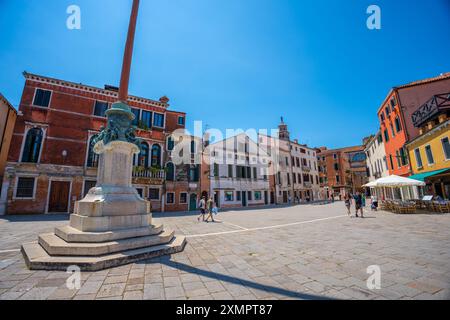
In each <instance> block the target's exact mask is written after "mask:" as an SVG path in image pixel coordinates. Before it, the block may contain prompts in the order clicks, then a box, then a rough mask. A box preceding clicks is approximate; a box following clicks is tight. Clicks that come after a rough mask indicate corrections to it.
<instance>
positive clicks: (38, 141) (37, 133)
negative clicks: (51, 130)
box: [22, 128, 44, 163]
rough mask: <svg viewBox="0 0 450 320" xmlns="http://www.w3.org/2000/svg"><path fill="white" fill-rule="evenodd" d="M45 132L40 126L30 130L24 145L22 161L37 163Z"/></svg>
mask: <svg viewBox="0 0 450 320" xmlns="http://www.w3.org/2000/svg"><path fill="white" fill-rule="evenodd" d="M43 136H44V133H43V131H42V129H40V128H32V129H30V130H28V133H27V137H26V140H25V145H24V147H23V153H22V162H30V163H37V162H38V160H39V153H40V152H41V145H42V139H43Z"/></svg>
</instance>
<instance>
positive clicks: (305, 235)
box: [0, 202, 450, 300]
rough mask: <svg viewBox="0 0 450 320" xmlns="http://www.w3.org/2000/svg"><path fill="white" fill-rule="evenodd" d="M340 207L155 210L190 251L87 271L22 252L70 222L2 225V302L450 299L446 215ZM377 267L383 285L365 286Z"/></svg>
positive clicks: (49, 219) (11, 220) (449, 218)
mask: <svg viewBox="0 0 450 320" xmlns="http://www.w3.org/2000/svg"><path fill="white" fill-rule="evenodd" d="M366 216H367V217H366V218H365V219H360V218H359V219H357V218H349V217H348V216H347V215H346V210H345V208H344V205H343V203H340V202H337V203H333V204H328V205H300V206H293V207H276V208H265V209H251V210H240V211H229V212H223V213H220V214H219V216H218V217H217V218H218V219H219V220H221V221H220V222H216V223H202V222H197V217H196V214H193V213H166V214H155V218H156V219H158V220H160V221H162V222H163V223H164V224H165V225H166V227H168V228H173V229H175V230H176V231H177V232H178V233H180V234H184V235H186V236H187V237H188V244H187V246H186V249H185V251H184V252H182V253H179V254H176V255H173V256H171V257H162V258H157V259H152V260H148V261H143V262H139V263H134V264H131V265H126V266H122V267H117V268H113V269H110V270H104V271H100V272H84V273H82V279H81V288H80V289H78V290H77V289H73V290H70V289H68V288H67V287H66V280H67V278H68V277H69V274H67V273H65V272H54V271H52V272H49V271H29V270H28V269H27V268H26V267H25V264H24V262H23V258H22V255H21V254H20V252H19V251H18V249H19V248H20V245H21V243H24V242H30V241H35V240H36V239H37V235H38V234H39V233H42V232H50V231H52V229H53V228H54V227H56V226H60V225H64V224H66V223H67V218H68V217H66V216H29V217H26V216H25V217H23V216H20V217H18V216H15V217H3V218H1V219H0V299H76V300H78V299H132V300H139V299H244V300H254V299H320V298H332V299H336V298H337V299H450V249H449V248H450V215H449V214H445V215H437V214H415V215H395V214H391V213H387V212H381V211H380V212H377V213H372V212H368V213H367V215H366ZM371 265H378V266H380V268H381V289H379V290H369V289H368V288H367V285H366V281H367V278H368V277H369V274H367V272H366V270H367V267H368V266H371Z"/></svg>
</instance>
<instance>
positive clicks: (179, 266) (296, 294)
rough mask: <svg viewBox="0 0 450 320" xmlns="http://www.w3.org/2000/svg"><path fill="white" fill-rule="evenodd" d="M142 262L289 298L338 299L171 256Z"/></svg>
mask: <svg viewBox="0 0 450 320" xmlns="http://www.w3.org/2000/svg"><path fill="white" fill-rule="evenodd" d="M142 263H146V264H152V263H161V264H164V265H167V266H169V267H172V268H176V269H178V270H182V271H185V272H189V273H193V274H197V275H200V276H203V277H208V278H211V279H215V280H218V281H224V282H228V283H231V284H236V285H240V286H244V287H246V288H252V289H255V290H261V291H265V292H270V293H274V294H277V295H282V296H285V297H289V298H296V299H301V300H336V299H333V298H330V297H325V296H317V295H312V294H307V293H300V292H295V291H290V290H286V289H283V288H278V287H274V286H270V285H265V284H261V283H257V282H254V281H250V280H246V279H240V278H237V277H233V276H228V275H224V274H220V273H217V272H212V271H207V270H202V269H199V268H196V267H193V266H189V265H187V264H184V263H180V262H175V261H171V260H170V256H165V257H161V258H159V259H158V260H157V261H155V260H153V261H147V262H146V261H143V262H142Z"/></svg>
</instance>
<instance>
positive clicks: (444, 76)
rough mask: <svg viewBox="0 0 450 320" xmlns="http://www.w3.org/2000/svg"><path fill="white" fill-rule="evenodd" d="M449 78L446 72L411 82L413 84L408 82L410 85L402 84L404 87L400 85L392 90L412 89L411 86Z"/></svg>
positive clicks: (449, 74) (448, 73)
mask: <svg viewBox="0 0 450 320" xmlns="http://www.w3.org/2000/svg"><path fill="white" fill-rule="evenodd" d="M449 78H450V72H446V73H441V74H440V75H439V76H437V77H433V78H427V79H422V80H417V81H413V82H410V83H407V84H404V85H401V86H396V87H394V89H402V88H408V87H413V86H417V85H420V84H425V83H430V82H434V81H439V80H444V79H449Z"/></svg>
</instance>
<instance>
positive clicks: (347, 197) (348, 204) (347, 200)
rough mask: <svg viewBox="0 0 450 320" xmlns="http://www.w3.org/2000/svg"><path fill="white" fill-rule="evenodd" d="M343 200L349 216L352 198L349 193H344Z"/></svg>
mask: <svg viewBox="0 0 450 320" xmlns="http://www.w3.org/2000/svg"><path fill="white" fill-rule="evenodd" d="M344 202H345V207H346V208H347V213H348V215H349V216H350V215H351V212H350V208H351V206H352V198H351V196H350V194H348V193H346V194H345V197H344Z"/></svg>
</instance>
